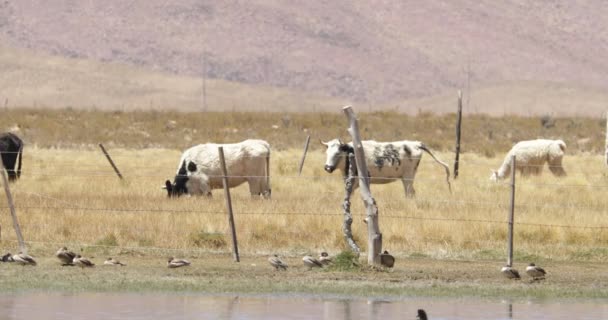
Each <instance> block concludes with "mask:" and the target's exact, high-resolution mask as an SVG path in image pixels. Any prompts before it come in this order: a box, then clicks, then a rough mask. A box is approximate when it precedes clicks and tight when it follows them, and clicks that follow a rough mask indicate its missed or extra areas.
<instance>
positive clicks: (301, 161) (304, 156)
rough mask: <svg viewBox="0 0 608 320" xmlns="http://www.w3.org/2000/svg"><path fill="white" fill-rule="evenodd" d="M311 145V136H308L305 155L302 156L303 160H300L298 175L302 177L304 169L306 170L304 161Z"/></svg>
mask: <svg viewBox="0 0 608 320" xmlns="http://www.w3.org/2000/svg"><path fill="white" fill-rule="evenodd" d="M309 143H310V135H308V136H306V143H304V153H303V154H302V160H300V167H299V169H298V175H302V168H304V159H306V153H307V152H308V144H309Z"/></svg>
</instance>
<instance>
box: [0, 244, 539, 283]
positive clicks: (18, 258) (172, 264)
mask: <svg viewBox="0 0 608 320" xmlns="http://www.w3.org/2000/svg"><path fill="white" fill-rule="evenodd" d="M55 257H57V259H59V261H61V265H62V266H78V267H81V268H83V269H84V268H91V267H94V266H95V263H93V262H92V261H91V260H89V259H87V258H85V257H83V256H81V255H80V254H75V253H74V252H73V251H70V250H68V248H67V247H61V248H59V250H57V252H56V253H55ZM0 261H1V262H14V263H17V264H19V265H23V266H26V265H30V266H35V265H36V260H34V258H32V256H30V255H28V254H27V253H23V252H21V251H20V252H19V253H18V254H14V255H13V254H11V253H7V254H5V255H3V256H2V257H0ZM380 262H381V264H382V265H383V266H385V267H387V268H392V267H393V266H394V265H395V258H394V257H393V256H392V255H390V254H389V253H388V251H384V252H383V253H382V254H380ZM268 263H270V265H271V266H272V267H274V268H275V270H287V268H288V267H289V266H288V265H287V264H286V263H285V262H283V261H282V260H281V259H280V258H279V256H278V255H276V254H274V255H272V256H271V257H269V258H268ZM302 263H304V265H305V266H306V267H307V268H308V270H311V269H313V268H323V267H324V266H327V265H329V264H331V263H332V258H331V257H330V256H329V254H328V253H327V252H321V254H320V255H319V257H318V258H314V257H312V256H310V255H306V256H304V257H303V258H302ZM103 264H104V265H105V266H126V264H124V263H122V262H120V261H118V260H117V259H114V258H111V257H110V258H108V259H107V260H106V261H104V263H103ZM189 265H190V261H188V260H186V259H176V258H175V257H170V258H169V260H167V267H168V268H172V269H173V268H180V267H186V266H189ZM500 272H501V273H502V274H503V275H504V276H505V277H507V278H508V279H513V280H518V279H521V276H520V275H519V272H518V271H517V270H515V269H514V268H513V267H511V266H509V265H505V266H504V267H502V269H501V270H500ZM526 274H527V275H528V276H530V277H531V278H532V281H538V280H544V279H545V277H546V275H547V272H546V271H545V270H544V269H543V268H541V267H539V266H537V265H536V264H534V263H530V264H529V265H528V266H527V267H526Z"/></svg>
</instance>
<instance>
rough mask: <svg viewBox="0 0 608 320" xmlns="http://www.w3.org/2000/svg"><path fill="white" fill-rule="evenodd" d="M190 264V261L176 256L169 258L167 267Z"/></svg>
mask: <svg viewBox="0 0 608 320" xmlns="http://www.w3.org/2000/svg"><path fill="white" fill-rule="evenodd" d="M189 265H190V261H188V260H185V259H175V258H174V257H170V258H169V260H168V261H167V267H169V268H179V267H185V266H189Z"/></svg>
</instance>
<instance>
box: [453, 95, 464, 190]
mask: <svg viewBox="0 0 608 320" xmlns="http://www.w3.org/2000/svg"><path fill="white" fill-rule="evenodd" d="M461 125H462V91H460V90H458V113H457V115H456V158H455V159H454V179H456V178H458V166H459V165H460V163H459V162H460V126H461Z"/></svg>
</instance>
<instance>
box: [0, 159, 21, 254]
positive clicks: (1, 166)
mask: <svg viewBox="0 0 608 320" xmlns="http://www.w3.org/2000/svg"><path fill="white" fill-rule="evenodd" d="M0 175H2V184H3V185H4V193H6V200H7V201H8V208H9V210H10V212H11V217H12V218H13V228H15V233H16V234H17V241H19V250H20V251H21V252H23V253H26V254H27V248H26V247H25V241H24V240H23V234H21V227H20V226H19V220H17V212H16V211H15V204H14V203H13V196H12V195H11V189H10V188H9V186H8V178H7V177H6V172H5V171H4V162H3V161H2V157H0Z"/></svg>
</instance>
